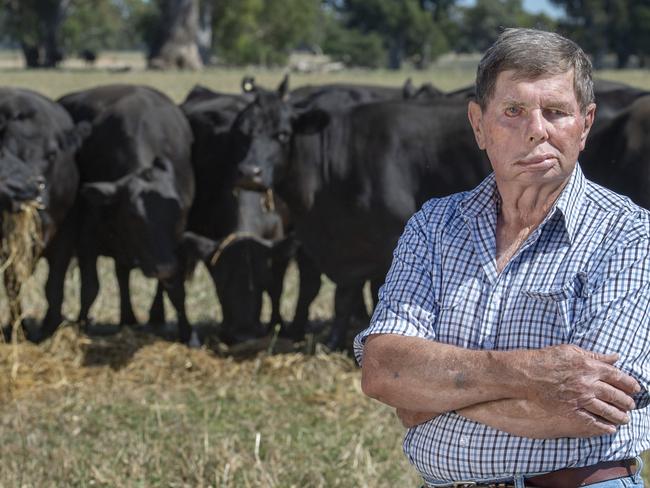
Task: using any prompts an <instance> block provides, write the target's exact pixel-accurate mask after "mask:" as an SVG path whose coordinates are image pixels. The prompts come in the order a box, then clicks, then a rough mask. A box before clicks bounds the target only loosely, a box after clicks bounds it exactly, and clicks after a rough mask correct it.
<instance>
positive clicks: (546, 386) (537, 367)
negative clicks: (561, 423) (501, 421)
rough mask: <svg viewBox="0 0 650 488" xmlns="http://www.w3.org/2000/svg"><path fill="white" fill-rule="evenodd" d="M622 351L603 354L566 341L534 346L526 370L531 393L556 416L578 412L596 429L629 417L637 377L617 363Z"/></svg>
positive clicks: (625, 420) (573, 414)
mask: <svg viewBox="0 0 650 488" xmlns="http://www.w3.org/2000/svg"><path fill="white" fill-rule="evenodd" d="M618 357H619V356H618V354H598V353H593V352H589V351H585V350H584V349H581V348H579V347H577V346H573V345H569V344H563V345H559V346H552V347H546V348H544V349H539V350H535V351H530V353H529V355H528V357H527V358H526V359H525V360H524V361H523V364H522V373H523V374H524V375H525V383H526V384H527V385H528V387H527V394H526V398H527V399H528V400H530V401H532V402H533V403H535V404H537V405H539V406H540V407H541V408H542V409H544V410H546V411H547V412H549V413H550V414H553V415H562V416H567V417H568V416H577V417H578V418H580V419H582V420H583V421H584V422H587V423H593V425H594V427H596V428H605V427H606V426H607V425H609V428H610V429H611V426H612V425H620V424H624V423H627V422H628V420H629V419H628V416H627V412H628V411H630V410H632V409H633V408H634V407H635V404H634V400H633V399H632V397H631V395H633V394H635V393H637V392H639V391H640V386H639V384H638V383H637V381H636V380H635V379H634V378H632V377H631V376H629V375H627V374H625V373H623V372H622V371H621V370H619V369H618V368H616V367H614V366H613V364H614V363H615V362H616V361H617V360H618Z"/></svg>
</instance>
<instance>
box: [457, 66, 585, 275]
mask: <svg viewBox="0 0 650 488" xmlns="http://www.w3.org/2000/svg"><path fill="white" fill-rule="evenodd" d="M595 112H596V105H595V104H590V105H589V106H588V107H587V109H586V111H584V112H583V111H582V110H581V109H580V105H579V104H578V99H577V97H576V95H575V91H574V88H573V70H571V71H568V72H566V73H563V74H559V75H551V76H543V77H540V78H536V79H532V80H526V79H523V80H522V79H518V78H516V77H515V73H514V72H513V71H503V72H501V73H500V74H499V75H498V77H497V82H496V86H495V90H494V93H493V95H492V97H491V98H490V100H489V102H488V104H487V106H486V107H485V109H484V110H481V107H480V106H479V105H478V104H477V103H475V102H470V103H469V108H468V116H469V119H470V123H471V124H472V128H473V129H474V135H475V137H476V142H477V143H478V145H479V147H480V148H481V149H485V151H486V152H487V154H488V157H489V159H490V162H491V164H492V168H493V170H494V174H495V177H496V183H497V187H498V189H499V194H500V196H501V208H500V212H499V215H498V216H497V236H496V237H497V256H496V258H497V269H498V271H499V272H500V271H502V270H503V268H504V267H505V265H506V264H507V262H508V261H509V260H510V258H511V257H512V256H513V255H514V253H515V252H516V251H517V249H518V248H519V247H520V245H521V244H522V243H523V242H524V241H525V239H526V237H527V236H528V235H529V234H530V232H532V230H533V229H534V228H535V227H536V226H537V225H539V223H540V222H541V221H542V220H543V219H544V217H545V216H546V215H547V213H548V211H549V210H550V208H551V207H552V205H553V203H554V202H555V200H556V199H557V197H558V196H559V195H560V193H561V192H562V189H563V188H564V186H565V185H566V184H567V182H568V181H569V178H570V177H571V173H572V172H573V169H574V168H575V165H576V162H577V160H578V155H579V153H580V151H582V150H583V149H584V147H585V141H586V139H587V135H588V134H589V130H590V129H591V126H592V124H593V120H594V114H595Z"/></svg>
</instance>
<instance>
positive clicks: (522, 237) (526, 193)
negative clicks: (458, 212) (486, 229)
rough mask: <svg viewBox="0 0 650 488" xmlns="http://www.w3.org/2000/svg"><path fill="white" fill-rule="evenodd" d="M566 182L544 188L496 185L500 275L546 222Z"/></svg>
mask: <svg viewBox="0 0 650 488" xmlns="http://www.w3.org/2000/svg"><path fill="white" fill-rule="evenodd" d="M566 184H567V181H562V182H558V183H556V184H547V185H544V186H523V185H520V186H513V185H507V184H506V185H499V182H498V181H497V188H498V189H499V195H500V196H501V205H500V208H499V214H498V215H497V229H496V244H497V253H496V261H497V270H498V272H499V273H500V272H501V271H503V268H505V266H506V264H508V261H510V259H511V258H512V256H514V254H515V253H516V252H517V250H518V249H519V248H520V247H521V245H522V244H523V243H524V242H525V241H526V239H527V238H528V236H529V235H530V234H531V232H533V231H534V230H535V229H536V228H537V227H538V226H539V224H541V223H542V221H543V220H544V219H545V218H546V216H547V215H548V213H549V211H550V210H551V208H552V207H553V205H554V204H555V201H556V200H557V198H558V197H559V196H560V194H561V193H562V190H563V189H564V187H565V186H566Z"/></svg>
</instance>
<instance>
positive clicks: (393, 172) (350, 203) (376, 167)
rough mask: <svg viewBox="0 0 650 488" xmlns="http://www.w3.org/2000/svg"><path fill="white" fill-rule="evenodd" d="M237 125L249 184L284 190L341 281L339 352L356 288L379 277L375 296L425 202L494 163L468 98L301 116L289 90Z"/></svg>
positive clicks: (264, 95)
mask: <svg viewBox="0 0 650 488" xmlns="http://www.w3.org/2000/svg"><path fill="white" fill-rule="evenodd" d="M233 130H236V131H238V132H239V134H240V135H239V137H240V138H241V139H242V141H244V143H245V147H246V148H247V151H246V157H244V158H243V159H242V161H241V162H240V165H239V168H240V173H241V175H240V176H241V179H240V184H241V185H242V186H244V187H246V188H253V189H260V188H264V187H272V188H274V189H275V190H276V191H277V193H278V194H279V195H280V196H281V197H282V198H283V200H285V201H286V202H287V204H288V206H289V208H290V210H291V214H292V218H293V219H294V222H295V229H296V234H297V236H298V238H299V240H300V241H301V242H302V244H303V245H304V247H305V248H306V250H307V252H308V253H309V254H310V255H311V256H312V257H313V259H314V260H315V261H316V263H317V265H318V268H319V269H320V270H322V271H324V272H325V273H326V274H327V276H329V277H330V278H331V279H332V281H334V283H336V285H337V289H336V303H335V315H336V317H335V324H334V326H333V328H332V331H331V333H330V336H329V338H328V340H327V345H328V346H329V347H330V348H335V347H341V346H342V345H343V344H344V341H345V333H346V331H347V324H348V320H349V317H350V313H351V307H352V297H353V296H355V293H356V291H355V290H358V289H359V288H360V286H361V285H362V284H363V283H364V282H365V281H366V280H371V282H372V284H373V294H375V293H376V290H377V288H378V286H379V285H380V284H381V282H383V279H384V276H385V274H386V271H387V269H388V267H389V265H390V262H391V255H392V250H393V249H394V247H395V244H396V242H397V239H398V237H399V235H400V234H401V232H402V230H403V227H404V224H405V222H406V220H407V219H408V218H409V217H410V216H411V215H412V214H413V213H414V212H415V210H416V209H417V208H418V207H419V206H420V205H421V204H422V203H423V202H424V201H425V200H427V199H429V198H431V197H434V196H437V195H446V194H449V193H452V192H455V191H461V190H465V189H469V188H471V187H472V186H474V185H476V184H477V183H478V182H480V181H481V179H482V178H484V177H485V175H487V174H488V172H489V169H490V167H489V164H488V162H487V159H486V158H485V157H484V155H483V154H482V152H480V151H479V150H478V148H477V146H476V144H475V142H474V138H473V135H472V132H471V128H470V126H469V123H468V121H467V115H466V102H465V101H464V100H460V101H459V100H455V99H445V98H441V99H434V100H430V101H422V102H420V103H417V104H414V103H409V102H408V101H385V102H378V103H370V104H363V105H358V106H353V107H351V108H349V109H348V110H342V111H338V112H326V111H324V110H321V109H318V108H316V109H311V110H309V109H308V110H304V111H302V112H300V113H297V112H296V111H294V110H293V109H292V107H291V106H290V105H289V104H288V103H286V102H284V103H283V102H282V96H281V94H280V93H275V92H266V91H264V92H261V93H260V94H259V95H258V97H257V99H256V103H253V104H251V105H250V106H249V107H247V108H246V109H245V110H244V111H243V112H242V113H241V114H240V115H239V117H238V119H237V121H236V122H235V124H234V126H233ZM281 134H283V136H282V137H280V135H281Z"/></svg>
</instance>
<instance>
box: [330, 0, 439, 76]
mask: <svg viewBox="0 0 650 488" xmlns="http://www.w3.org/2000/svg"><path fill="white" fill-rule="evenodd" d="M328 5H329V7H330V8H333V9H335V10H337V11H338V12H339V13H340V14H341V16H342V18H343V19H344V22H345V26H346V27H348V28H352V29H355V30H357V31H359V32H361V33H363V34H371V33H374V34H377V35H379V36H381V38H382V39H383V40H384V45H385V47H386V49H387V51H388V67H389V68H391V69H399V68H400V67H401V65H402V62H403V61H404V59H405V58H406V57H407V56H411V57H413V58H414V60H415V62H416V64H418V65H420V66H425V65H426V64H427V63H428V61H429V60H430V59H432V58H434V57H435V56H437V55H438V54H440V53H441V52H444V51H446V50H447V48H448V45H447V40H446V37H445V35H444V33H443V32H442V30H441V28H440V26H439V25H438V24H437V23H436V22H435V21H434V19H435V12H436V8H437V7H438V5H440V9H441V10H439V14H440V12H442V11H443V10H444V7H445V5H446V4H443V3H440V4H438V2H432V1H423V0H332V1H330V2H328Z"/></svg>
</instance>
